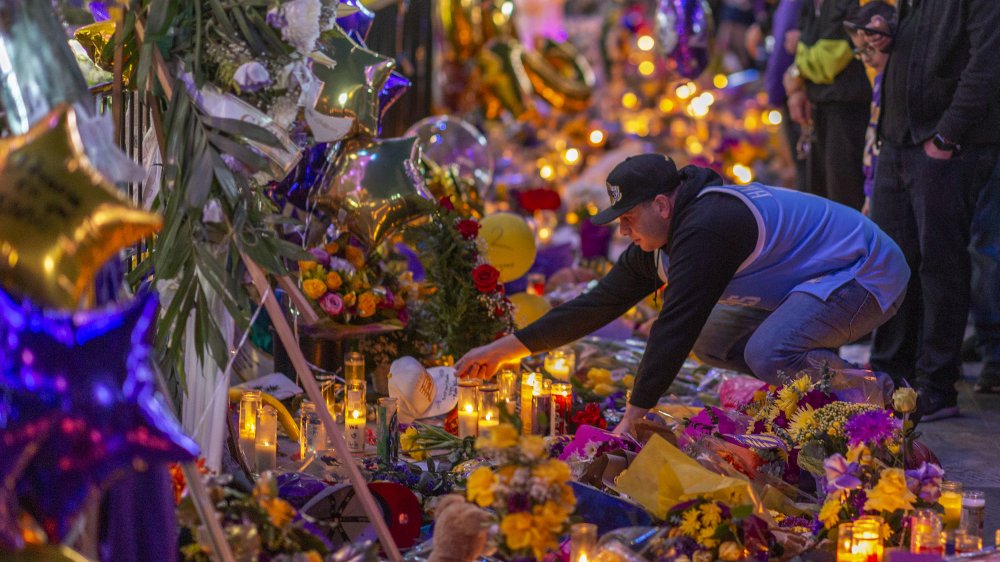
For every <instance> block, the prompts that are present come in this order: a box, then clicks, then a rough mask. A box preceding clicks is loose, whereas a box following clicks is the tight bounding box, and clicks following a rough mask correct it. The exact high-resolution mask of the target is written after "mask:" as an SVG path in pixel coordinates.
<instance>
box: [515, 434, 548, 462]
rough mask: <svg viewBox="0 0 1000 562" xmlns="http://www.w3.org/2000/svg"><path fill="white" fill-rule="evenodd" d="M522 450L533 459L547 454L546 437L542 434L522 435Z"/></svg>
mask: <svg viewBox="0 0 1000 562" xmlns="http://www.w3.org/2000/svg"><path fill="white" fill-rule="evenodd" d="M521 452H522V453H524V456H525V457H527V458H528V459H531V460H538V459H541V458H542V457H544V456H545V438H544V437H542V436H541V435H524V436H522V437H521Z"/></svg>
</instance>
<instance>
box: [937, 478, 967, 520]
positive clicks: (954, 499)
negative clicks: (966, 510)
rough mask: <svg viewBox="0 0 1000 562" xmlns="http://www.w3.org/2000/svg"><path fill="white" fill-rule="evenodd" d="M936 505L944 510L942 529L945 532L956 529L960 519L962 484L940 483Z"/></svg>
mask: <svg viewBox="0 0 1000 562" xmlns="http://www.w3.org/2000/svg"><path fill="white" fill-rule="evenodd" d="M938 503H940V504H941V507H943V508H944V517H943V522H944V528H945V530H946V531H953V530H955V529H958V524H959V522H960V521H961V518H962V483H961V482H955V481H952V480H945V481H944V482H942V483H941V497H940V498H939V499H938Z"/></svg>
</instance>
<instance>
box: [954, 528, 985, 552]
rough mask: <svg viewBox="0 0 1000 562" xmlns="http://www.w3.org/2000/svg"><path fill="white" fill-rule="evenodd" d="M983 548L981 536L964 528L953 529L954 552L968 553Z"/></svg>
mask: <svg viewBox="0 0 1000 562" xmlns="http://www.w3.org/2000/svg"><path fill="white" fill-rule="evenodd" d="M982 549H983V537H981V536H979V535H977V534H974V533H972V532H970V531H966V530H965V529H959V530H957V531H955V554H968V553H970V552H979V551H980V550H982Z"/></svg>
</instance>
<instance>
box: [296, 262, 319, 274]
mask: <svg viewBox="0 0 1000 562" xmlns="http://www.w3.org/2000/svg"><path fill="white" fill-rule="evenodd" d="M317 267H319V264H318V263H316V262H314V261H300V262H299V272H300V273H309V272H310V271H312V270H314V269H316V268H317Z"/></svg>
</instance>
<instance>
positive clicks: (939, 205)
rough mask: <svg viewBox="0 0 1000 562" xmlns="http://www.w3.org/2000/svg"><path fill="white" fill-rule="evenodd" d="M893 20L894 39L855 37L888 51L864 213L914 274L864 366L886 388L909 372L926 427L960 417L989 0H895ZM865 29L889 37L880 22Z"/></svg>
mask: <svg viewBox="0 0 1000 562" xmlns="http://www.w3.org/2000/svg"><path fill="white" fill-rule="evenodd" d="M897 22H898V23H897V25H896V30H895V36H894V38H890V37H889V36H887V35H882V34H875V33H865V37H866V38H867V40H868V42H869V43H870V44H871V45H873V46H874V47H876V48H878V49H879V50H881V51H883V52H890V53H891V55H890V58H889V63H888V65H887V67H886V71H885V78H884V80H883V85H882V88H883V90H882V116H881V119H880V122H879V136H880V138H881V140H882V150H881V152H880V153H879V159H878V164H877V167H876V170H875V189H874V192H873V194H872V208H871V216H872V219H873V220H874V221H875V223H876V224H878V225H879V226H880V227H882V229H883V230H885V231H886V232H887V233H888V234H889V235H890V236H892V238H893V239H894V240H895V241H896V243H898V244H899V246H900V247H901V248H902V249H903V253H904V254H905V255H906V260H907V263H908V264H909V266H910V269H911V271H913V275H912V276H911V277H910V283H909V288H908V289H907V296H906V299H905V300H904V302H903V306H902V308H900V310H899V312H898V313H897V314H896V316H895V317H893V318H892V319H891V320H889V322H887V323H885V324H884V325H882V326H881V327H880V328H879V329H878V330H876V332H875V338H874V344H873V347H872V359H871V363H872V367H873V368H875V369H879V370H882V371H886V372H888V373H889V374H890V375H891V376H893V377H894V378H895V379H896V380H897V381H898V380H899V379H901V378H903V377H909V376H911V375H915V376H916V385H917V387H918V389H919V393H920V394H919V399H918V401H917V412H918V413H919V414H920V415H921V416H922V419H923V420H924V421H932V420H936V419H942V418H947V417H952V416H957V415H958V414H959V410H958V400H957V399H958V393H957V391H956V389H955V383H956V382H958V380H959V378H960V377H961V373H962V363H961V347H962V336H963V334H964V331H965V325H966V318H967V316H968V310H969V304H970V276H971V273H970V270H971V266H970V258H969V252H968V247H969V239H970V230H969V227H970V224H971V222H972V217H973V212H974V210H975V205H976V201H977V198H978V197H979V195H980V192H981V191H982V189H983V186H985V185H986V183H987V181H988V179H989V177H990V174H991V173H992V172H993V170H994V168H995V166H996V164H997V155H998V153H1000V65H998V64H997V63H996V60H995V59H994V57H995V56H996V53H997V52H1000V2H997V1H996V0H900V3H899V6H898V14H897ZM867 27H873V28H876V29H878V30H880V31H882V32H888V31H890V26H889V22H887V21H885V19H884V18H879V17H874V18H872V21H871V22H870V24H869V25H868V26H867ZM863 33H864V32H863Z"/></svg>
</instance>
